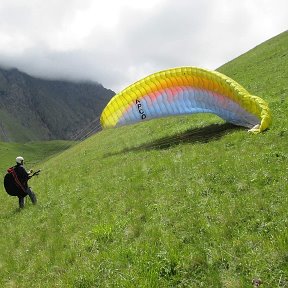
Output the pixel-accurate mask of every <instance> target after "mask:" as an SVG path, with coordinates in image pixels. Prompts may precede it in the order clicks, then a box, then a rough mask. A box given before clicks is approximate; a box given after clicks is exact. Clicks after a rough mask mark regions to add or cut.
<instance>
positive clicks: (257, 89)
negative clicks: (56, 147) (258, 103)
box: [0, 32, 288, 288]
mask: <svg viewBox="0 0 288 288" xmlns="http://www.w3.org/2000/svg"><path fill="white" fill-rule="evenodd" d="M283 45H284V46H285V45H286V47H287V32H286V33H284V34H281V35H279V36H278V37H276V38H274V39H272V40H271V41H268V42H267V43H263V44H262V45H260V46H258V47H256V48H255V49H253V50H251V51H250V52H248V53H247V54H245V55H243V56H241V57H239V58H238V59H236V60H235V61H232V62H230V63H228V64H227V65H226V66H223V67H221V68H220V69H219V70H220V71H221V72H223V73H227V75H230V76H232V77H233V78H234V79H235V80H236V81H239V83H241V84H243V86H245V87H247V89H248V90H250V91H251V92H252V93H254V94H256V95H258V96H260V97H262V98H263V99H265V100H267V102H268V103H269V104H270V106H271V109H272V114H273V119H274V122H273V125H272V127H271V129H270V130H268V131H267V132H265V133H262V134H259V135H251V134H249V133H247V131H246V130H245V129H241V128H236V127H234V126H232V125H229V124H226V123H224V122H223V121H222V120H221V119H219V118H218V117H216V116H213V115H192V116H189V117H187V116H186V117H176V118H168V119H159V120H153V121H149V122H146V123H140V124H137V125H133V126H126V127H121V128H118V129H110V130H105V131H102V132H101V133H98V134H96V135H94V136H93V137H91V138H89V139H87V140H86V141H84V142H82V143H80V144H78V145H76V146H74V147H72V148H71V149H69V150H67V151H66V152H64V153H62V154H60V155H58V156H57V157H54V158H51V159H49V160H48V161H45V162H43V163H37V167H40V166H41V168H42V175H41V176H39V177H38V178H36V177H35V179H32V180H31V186H32V187H33V189H34V190H35V192H36V193H37V195H38V198H39V203H38V204H37V206H32V204H31V203H30V202H28V203H27V204H26V208H25V209H24V210H23V211H21V212H19V211H18V210H17V209H16V207H17V199H13V198H12V197H8V196H7V195H6V194H5V193H4V192H3V193H2V194H1V196H0V200H1V201H0V235H1V240H0V286H1V287H79V288H80V287H81V288H83V287H227V288H228V287H229V288H232V287H233V288H235V287H239V288H240V287H241V288H242V287H252V286H253V285H252V284H251V281H252V280H253V279H259V278H261V280H262V282H263V287H287V286H288V253H287V251H288V232H287V224H288V220H287V219H288V218H287V216H286V215H287V207H288V206H287V205H288V198H287V191H288V187H287V183H288V182H287V175H288V174H287V172H288V171H287V158H288V151H287V150H288V149H287V140H288V139H287V133H288V132H287V116H286V115H287V113H288V107H287V89H288V86H287V81H286V77H279V75H283V73H287V67H288V65H287V64H288V63H287V54H285V53H286V52H285V51H283ZM272 47H273V49H272ZM253 55H254V56H253ZM261 57H262V58H261ZM279 57H280V58H281V61H280V60H279ZM259 58H261V59H262V61H260V62H259V63H258V64H257V62H258V59H259ZM245 59H248V60H245ZM273 59H274V60H273ZM266 60H267V63H270V65H265V61H266ZM253 63H254V64H253ZM274 63H279V65H278V66H277V65H276V67H278V68H277V69H276V68H275V67H274V68H275V69H276V71H274V70H273V69H274V68H272V67H273V66H274ZM285 63H286V64H285ZM250 65H251V67H250ZM247 66H249V67H250V68H251V70H250V71H251V73H252V74H251V76H249V74H247V73H248V72H247V70H248V69H247ZM257 66H258V69H257ZM237 67H238V68H237ZM265 69H266V70H265ZM279 70H282V71H279ZM253 71H254V72H253ZM265 71H266V73H265ZM273 71H274V72H273ZM233 73H234V74H233ZM235 73H237V74H235ZM249 73H250V72H249ZM249 77H250V78H249ZM268 81H269V82H270V83H272V84H271V86H269V85H268V84H267V82H268ZM285 91H286V92H285ZM42 151H43V150H42ZM23 156H24V157H26V156H25V155H23ZM29 156H30V155H29ZM31 157H33V156H32V155H31ZM26 158H27V157H26ZM31 161H32V162H33V159H32V160H31ZM27 168H30V167H27Z"/></svg>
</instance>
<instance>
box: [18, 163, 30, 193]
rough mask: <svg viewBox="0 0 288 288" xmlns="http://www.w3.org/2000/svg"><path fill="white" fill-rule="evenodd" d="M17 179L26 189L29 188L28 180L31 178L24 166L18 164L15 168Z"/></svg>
mask: <svg viewBox="0 0 288 288" xmlns="http://www.w3.org/2000/svg"><path fill="white" fill-rule="evenodd" d="M14 170H15V172H16V174H17V177H18V179H19V181H20V182H21V184H22V185H23V187H24V188H25V189H27V188H28V180H29V179H30V178H31V177H30V176H29V174H28V173H27V171H26V169H25V168H24V166H23V165H21V164H17V165H16V166H15V167H14Z"/></svg>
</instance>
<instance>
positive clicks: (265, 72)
mask: <svg viewBox="0 0 288 288" xmlns="http://www.w3.org/2000/svg"><path fill="white" fill-rule="evenodd" d="M217 70H218V71H219V72H221V73H224V74H226V75H227V76H229V77H231V78H233V79H234V80H236V81H237V82H239V83H240V84H242V85H243V86H244V87H245V88H246V89H247V90H248V91H249V92H251V93H254V94H259V96H261V95H262V96H263V98H264V99H266V100H267V98H271V100H272V99H273V100H274V101H278V100H280V98H281V97H284V95H285V94H287V92H288V84H287V79H288V31H285V32H283V33H281V34H279V35H277V36H275V37H273V38H271V39H269V40H267V41H265V42H263V43H261V44H260V45H258V46H256V47H255V48H253V49H251V50H249V51H248V52H246V53H244V54H242V55H241V56H239V57H237V58H235V59H234V60H232V61H230V62H228V63H226V64H225V65H223V66H221V67H220V68H218V69H217ZM275 93H277V95H275ZM279 93H280V94H279ZM281 95H282V96H281ZM275 96H277V97H275Z"/></svg>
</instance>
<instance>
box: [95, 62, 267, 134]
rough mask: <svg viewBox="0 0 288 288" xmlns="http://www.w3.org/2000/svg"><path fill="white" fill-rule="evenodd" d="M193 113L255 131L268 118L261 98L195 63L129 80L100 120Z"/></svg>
mask: <svg viewBox="0 0 288 288" xmlns="http://www.w3.org/2000/svg"><path fill="white" fill-rule="evenodd" d="M193 113H213V114H216V115H218V116H219V117H221V118H223V119H224V120H226V121H227V122H230V123H233V124H235V125H239V126H244V127H247V128H249V129H251V131H253V132H256V133H257V132H261V131H263V130H265V129H267V128H268V127H269V125H270V122H271V115H270V110H269V108H268V105H267V103H266V102H265V101H264V100H262V99H261V98H259V97H257V96H253V95H251V94H249V92H248V91H246V90H245V89H244V88H243V87H242V86H241V85H239V84H238V83H237V82H235V81H234V80H232V79H231V78H229V77H227V76H225V75H223V74H221V73H219V72H216V71H208V70H205V69H201V68H196V67H180V68H174V69H169V70H165V71H160V72H157V73H155V74H152V75H150V76H148V77H146V78H144V79H142V80H140V81H138V82H136V83H135V84H132V85H131V86H129V87H127V88H126V89H124V90H123V91H121V92H120V93H119V94H117V95H115V96H114V97H113V98H112V99H111V101H110V102H109V103H108V105H107V106H106V107H105V109H104V110H103V112H102V115H101V119H100V121H101V125H102V127H103V128H108V127H115V126H121V125H126V124H131V123H135V122H139V121H143V120H149V119H153V118H159V117H165V116H171V115H181V114H193Z"/></svg>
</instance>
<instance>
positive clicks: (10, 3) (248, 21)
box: [0, 0, 288, 92]
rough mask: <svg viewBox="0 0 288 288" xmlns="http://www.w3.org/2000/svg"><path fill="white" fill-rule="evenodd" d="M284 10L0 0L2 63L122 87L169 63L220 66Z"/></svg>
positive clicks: (276, 22)
mask: <svg viewBox="0 0 288 288" xmlns="http://www.w3.org/2000/svg"><path fill="white" fill-rule="evenodd" d="M287 15H288V1H287V0H197V1H196V0H143V1H142V0H101V1H100V0H49V1H48V0H0V65H1V66H3V65H5V66H6V67H16V68H18V69H19V70H21V71H24V72H26V73H28V74H30V75H34V76H38V77H48V78H53V79H55V78H61V79H63V78H64V79H72V80H93V81H97V82H99V83H101V84H103V85H104V86H105V87H106V88H110V89H112V90H114V91H115V92H120V90H121V89H123V88H125V87H126V86H127V85H129V84H132V83H133V82H135V81H137V80H139V79H140V78H142V77H144V76H146V75H148V74H151V73H153V72H156V71H159V70H162V69H166V68H171V67H178V66H199V67H203V68H207V69H216V68H218V67H219V66H221V65H223V64H225V63H226V62H227V61H229V60H232V59H233V58H235V57H237V56H239V55H241V54H243V53H244V52H246V51H248V50H250V49H252V48H253V47H255V46H256V45H258V44H260V43H262V42H264V41H265V40H268V39H269V38H271V37H273V36H276V35H277V34H279V33H281V32H284V31H285V30H287V29H288V28H287V27H288V17H287Z"/></svg>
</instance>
